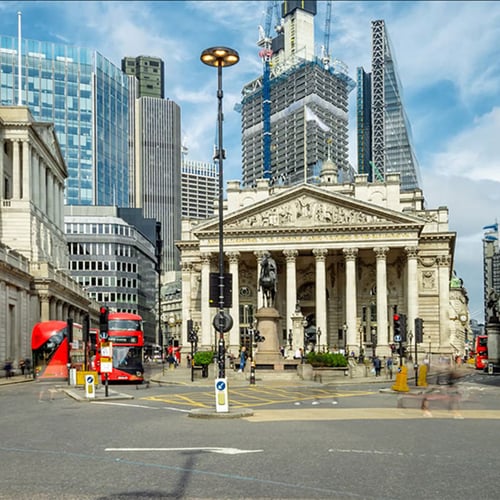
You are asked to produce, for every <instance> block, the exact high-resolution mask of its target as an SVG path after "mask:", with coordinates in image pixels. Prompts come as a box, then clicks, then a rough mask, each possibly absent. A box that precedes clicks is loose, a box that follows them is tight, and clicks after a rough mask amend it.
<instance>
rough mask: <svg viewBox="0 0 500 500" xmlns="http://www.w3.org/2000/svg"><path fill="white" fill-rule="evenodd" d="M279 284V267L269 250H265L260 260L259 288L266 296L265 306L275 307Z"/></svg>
mask: <svg viewBox="0 0 500 500" xmlns="http://www.w3.org/2000/svg"><path fill="white" fill-rule="evenodd" d="M277 286H278V268H277V266H276V261H275V260H274V259H273V258H272V257H271V254H270V253H269V252H265V253H264V255H263V256H262V260H261V262H260V277H259V288H260V290H261V291H262V294H263V296H264V307H274V298H275V296H276V290H277Z"/></svg>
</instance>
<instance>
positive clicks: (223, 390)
mask: <svg viewBox="0 0 500 500" xmlns="http://www.w3.org/2000/svg"><path fill="white" fill-rule="evenodd" d="M215 411H216V412H217V413H222V412H228V411H229V402H228V400H227V382H226V379H225V378H216V379H215Z"/></svg>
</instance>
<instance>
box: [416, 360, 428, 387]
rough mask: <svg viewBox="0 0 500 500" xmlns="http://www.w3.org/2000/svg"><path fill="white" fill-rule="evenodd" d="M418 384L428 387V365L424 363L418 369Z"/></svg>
mask: <svg viewBox="0 0 500 500" xmlns="http://www.w3.org/2000/svg"><path fill="white" fill-rule="evenodd" d="M418 386H419V387H427V365H425V364H424V365H422V366H421V367H420V369H419V370H418Z"/></svg>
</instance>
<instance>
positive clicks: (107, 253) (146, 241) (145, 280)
mask: <svg viewBox="0 0 500 500" xmlns="http://www.w3.org/2000/svg"><path fill="white" fill-rule="evenodd" d="M155 223H156V221H155V220H152V219H146V218H144V217H143V215H142V211H141V210H138V209H133V208H119V207H103V206H99V207H82V206H70V207H66V208H65V216H64V225H65V233H66V240H67V242H68V249H69V259H70V263H69V272H70V274H71V276H72V277H73V279H74V280H75V281H76V282H77V283H79V284H80V285H81V286H82V287H83V288H84V289H85V290H86V292H87V293H88V295H89V297H91V298H92V299H95V300H96V301H97V302H98V303H100V304H107V305H108V306H109V307H110V308H111V309H112V310H113V311H118V312H130V313H135V314H140V315H141V316H142V318H143V320H144V335H145V338H146V341H147V342H150V343H154V342H155V339H156V334H155V332H156V319H155V314H154V308H155V306H156V304H157V300H156V279H157V276H156V272H155V264H156V262H155V261H156V259H155V247H154V239H155Z"/></svg>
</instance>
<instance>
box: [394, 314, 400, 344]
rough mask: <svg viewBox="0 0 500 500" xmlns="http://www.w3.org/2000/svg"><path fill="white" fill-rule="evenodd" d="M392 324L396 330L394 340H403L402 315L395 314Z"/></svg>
mask: <svg viewBox="0 0 500 500" xmlns="http://www.w3.org/2000/svg"><path fill="white" fill-rule="evenodd" d="M392 324H393V331H394V342H401V340H402V330H401V316H400V315H399V314H394V315H393V316H392Z"/></svg>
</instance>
